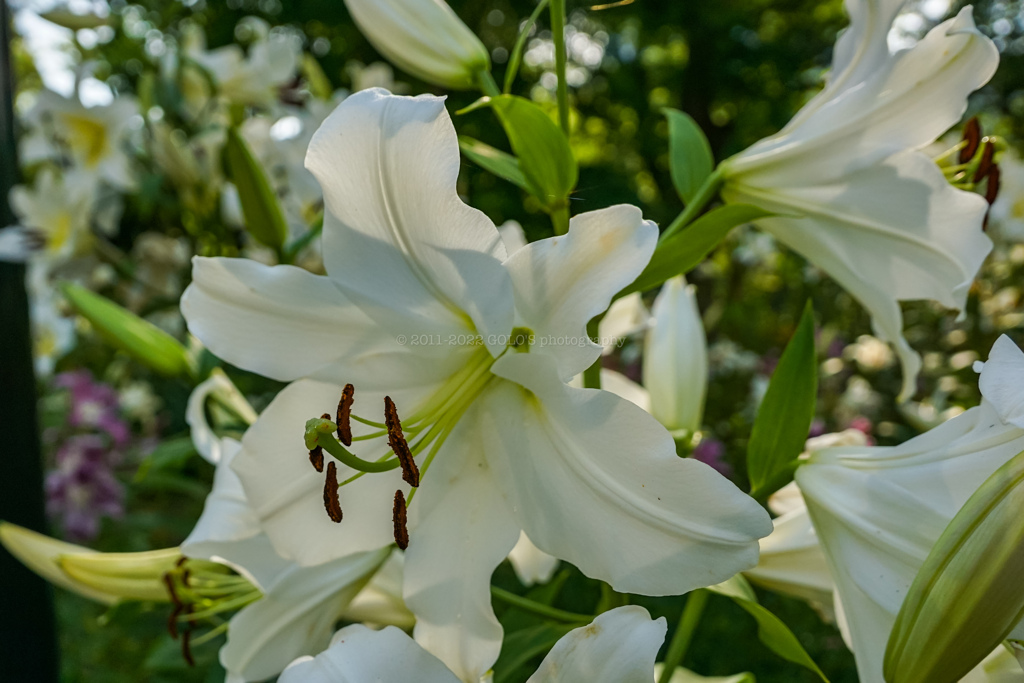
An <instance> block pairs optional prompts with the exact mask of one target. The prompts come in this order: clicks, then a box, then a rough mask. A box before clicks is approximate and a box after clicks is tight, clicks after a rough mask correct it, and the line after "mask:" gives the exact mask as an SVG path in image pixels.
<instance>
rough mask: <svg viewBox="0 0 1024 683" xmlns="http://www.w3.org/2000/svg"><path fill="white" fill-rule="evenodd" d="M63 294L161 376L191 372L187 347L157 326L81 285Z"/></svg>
mask: <svg viewBox="0 0 1024 683" xmlns="http://www.w3.org/2000/svg"><path fill="white" fill-rule="evenodd" d="M61 291H62V292H63V293H64V297H65V298H66V299H67V300H68V303H70V304H71V305H72V306H73V307H74V309H75V311H76V312H77V313H78V314H79V315H81V316H82V317H83V318H85V319H86V320H88V321H89V322H90V323H92V326H93V327H94V328H95V329H96V331H97V332H99V333H100V335H102V336H103V338H104V339H106V340H107V341H108V342H109V343H110V344H111V345H113V346H116V347H117V348H119V349H121V350H122V351H126V352H128V353H129V354H130V355H131V356H132V357H134V358H135V359H136V360H138V361H139V362H140V363H143V364H144V365H146V366H148V367H150V368H152V369H153V370H156V371H157V372H159V373H160V374H161V375H166V376H168V377H176V376H179V375H186V374H189V373H191V371H192V361H191V359H190V358H189V355H188V351H186V350H185V347H184V346H182V345H181V342H179V341H178V340H177V339H175V338H174V337H172V336H171V335H169V334H167V333H166V332H164V331H163V330H161V329H160V328H159V327H157V326H156V325H154V324H153V323H150V322H148V321H146V320H143V319H142V318H140V317H139V316H137V315H135V314H134V313H132V312H131V311H129V310H127V309H125V308H122V307H120V306H118V305H117V304H115V303H114V302H113V301H111V300H110V299H108V298H106V297H104V296H100V295H99V294H96V293H95V292H93V291H90V290H88V289H86V288H84V287H80V286H79V285H75V284H72V283H70V282H66V283H64V284H63V285H61Z"/></svg>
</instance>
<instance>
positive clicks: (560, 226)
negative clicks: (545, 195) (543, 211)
mask: <svg viewBox="0 0 1024 683" xmlns="http://www.w3.org/2000/svg"><path fill="white" fill-rule="evenodd" d="M551 225H552V226H553V227H554V229H555V234H556V235H564V234H565V233H567V232H569V207H568V206H563V207H562V208H560V209H554V210H552V211H551Z"/></svg>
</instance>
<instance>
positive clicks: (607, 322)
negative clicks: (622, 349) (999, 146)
mask: <svg viewBox="0 0 1024 683" xmlns="http://www.w3.org/2000/svg"><path fill="white" fill-rule="evenodd" d="M650 323H651V313H650V311H648V310H647V306H645V305H644V300H643V297H642V296H640V292H633V293H632V294H629V295H627V296H624V297H622V298H621V299H616V300H615V301H613V302H612V305H611V306H609V307H608V312H607V313H605V316H604V317H603V318H602V319H601V324H600V325H598V331H597V334H598V336H599V337H600V338H601V339H600V344H601V345H602V346H604V352H605V353H611V352H612V351H613V350H614V349H615V347H616V346H618V345H619V343H621V341H622V340H623V339H625V338H627V337H629V336H631V335H634V334H636V333H637V332H641V331H643V330H644V329H646V328H647V326H648V325H649V324H650Z"/></svg>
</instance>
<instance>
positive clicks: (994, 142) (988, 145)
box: [935, 118, 1006, 222]
mask: <svg viewBox="0 0 1024 683" xmlns="http://www.w3.org/2000/svg"><path fill="white" fill-rule="evenodd" d="M1005 151H1006V142H1005V141H1004V140H1003V139H1002V138H999V137H996V136H984V137H983V136H982V134H981V125H980V124H979V123H978V119H977V118H972V119H971V120H970V121H968V122H967V124H966V125H965V126H964V133H963V137H962V139H961V140H960V142H958V143H957V144H955V145H954V146H953V147H951V148H949V149H948V150H946V151H945V152H943V153H942V154H940V155H939V156H937V157H935V163H936V164H937V165H938V167H939V168H940V169H942V173H943V175H945V176H946V180H947V181H948V182H949V184H950V185H952V186H953V187H955V188H957V189H959V190H964V191H966V192H977V193H978V194H981V195H982V196H984V197H985V199H986V200H987V201H988V203H989V204H990V205H991V204H992V203H993V202H995V200H996V197H997V196H998V194H999V185H1000V180H1001V175H1002V172H1001V169H1000V167H999V163H998V161H999V158H1000V157H1001V156H1002V154H1003V152H1005ZM983 190H984V191H983ZM987 220H988V219H987V217H986V222H987Z"/></svg>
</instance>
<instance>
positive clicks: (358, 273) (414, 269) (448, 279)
mask: <svg viewBox="0 0 1024 683" xmlns="http://www.w3.org/2000/svg"><path fill="white" fill-rule="evenodd" d="M459 162H460V159H459V145H458V140H457V138H456V135H455V128H454V126H453V125H452V122H451V118H450V117H449V116H448V112H447V111H446V110H445V108H444V99H443V98H438V97H433V96H429V95H421V96H419V97H415V98H413V97H398V96H394V95H391V94H390V93H388V92H387V91H384V90H380V89H377V88H374V89H370V90H364V91H362V92H359V93H356V94H355V95H352V96H351V97H349V98H348V99H346V100H345V101H344V102H342V103H341V105H340V106H339V107H338V108H337V109H335V110H334V112H333V113H332V114H331V115H330V116H328V117H327V119H326V120H325V121H324V123H323V125H321V127H320V129H319V130H318V131H317V132H316V134H315V135H314V136H313V139H312V141H311V142H310V144H309V151H308V152H307V155H306V168H308V169H309V170H310V171H311V172H312V173H313V175H315V176H316V178H317V180H318V181H319V182H320V186H321V187H322V188H323V191H324V202H325V205H326V207H325V215H324V230H323V252H324V263H325V265H326V267H327V272H328V274H329V275H330V276H331V277H332V278H334V279H335V280H336V281H337V282H338V283H339V285H341V286H342V287H343V288H344V290H345V292H346V293H347V294H349V295H350V296H351V297H352V298H353V300H355V301H357V302H358V303H359V304H360V306H362V307H363V308H364V310H366V311H367V313H368V314H370V315H373V316H375V317H377V319H378V320H379V322H381V324H386V325H388V326H390V327H391V328H392V330H393V331H394V333H395V334H408V335H414V334H441V335H448V334H455V335H459V334H462V335H465V334H471V333H473V332H474V331H475V332H479V333H480V334H481V335H482V337H483V340H484V344H485V345H487V346H488V348H490V349H491V352H492V353H494V354H495V355H497V354H498V353H499V352H500V351H502V350H504V348H505V344H504V343H498V341H497V340H492V339H491V337H498V336H501V335H505V334H507V333H508V331H509V329H510V328H511V327H512V312H513V306H512V288H511V285H510V282H509V278H508V276H507V275H506V274H505V273H504V272H503V268H502V267H501V261H503V260H504V259H505V247H504V245H503V244H502V242H501V237H500V236H499V234H498V230H497V228H495V227H494V224H493V223H491V221H490V219H488V218H487V216H485V215H484V214H483V213H482V212H480V211H478V210H477V209H474V208H472V207H470V206H468V205H466V204H464V203H463V202H462V200H461V199H459V196H458V194H457V193H456V188H455V184H456V180H457V179H458V174H459ZM398 312H402V314H403V315H401V316H400V317H396V315H397V313H398ZM492 341H493V343H492Z"/></svg>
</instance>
